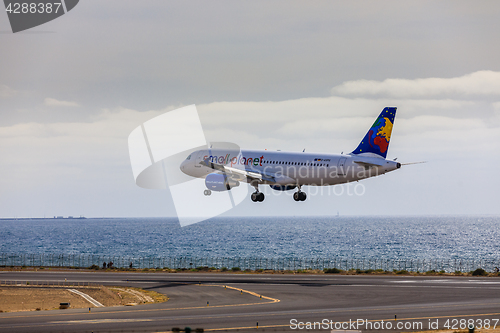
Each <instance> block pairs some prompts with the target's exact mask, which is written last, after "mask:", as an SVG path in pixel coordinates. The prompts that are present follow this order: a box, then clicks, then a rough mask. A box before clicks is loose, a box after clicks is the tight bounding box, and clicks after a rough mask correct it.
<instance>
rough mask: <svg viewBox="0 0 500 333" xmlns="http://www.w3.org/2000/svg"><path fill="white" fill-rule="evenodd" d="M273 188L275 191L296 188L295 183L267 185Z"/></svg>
mask: <svg viewBox="0 0 500 333" xmlns="http://www.w3.org/2000/svg"><path fill="white" fill-rule="evenodd" d="M269 186H270V187H271V188H272V189H273V190H276V191H290V190H293V189H294V188H296V187H297V186H295V185H286V186H285V185H269Z"/></svg>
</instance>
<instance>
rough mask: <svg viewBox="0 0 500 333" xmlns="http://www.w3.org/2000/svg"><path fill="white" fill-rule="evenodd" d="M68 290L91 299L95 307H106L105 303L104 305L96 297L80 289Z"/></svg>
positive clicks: (88, 299)
mask: <svg viewBox="0 0 500 333" xmlns="http://www.w3.org/2000/svg"><path fill="white" fill-rule="evenodd" d="M68 290H69V291H71V292H72V293H75V294H77V295H80V296H82V297H83V298H85V299H86V300H87V301H89V302H90V304H92V305H93V306H95V307H98V308H102V307H104V305H102V304H101V303H99V302H98V301H96V300H95V299H93V298H92V297H90V296H89V295H87V294H84V293H82V292H81V291H78V290H75V289H68Z"/></svg>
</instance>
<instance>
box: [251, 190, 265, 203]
mask: <svg viewBox="0 0 500 333" xmlns="http://www.w3.org/2000/svg"><path fill="white" fill-rule="evenodd" d="M264 198H265V197H264V193H262V192H254V193H252V195H251V196H250V199H252V201H253V202H262V201H264Z"/></svg>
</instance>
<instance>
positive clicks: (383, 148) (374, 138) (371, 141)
mask: <svg viewBox="0 0 500 333" xmlns="http://www.w3.org/2000/svg"><path fill="white" fill-rule="evenodd" d="M396 109H397V108H396V107H386V108H384V109H383V110H382V112H381V113H380V115H379V116H378V118H377V120H375V122H374V123H373V125H372V126H371V127H370V129H369V130H368V133H366V135H365V137H364V138H363V140H361V143H360V144H359V145H358V148H356V149H355V150H354V151H353V152H352V153H351V154H353V155H361V154H363V155H368V156H376V157H382V158H385V157H386V156H387V150H388V149H389V142H390V140H391V132H392V126H393V124H394V117H395V116H396Z"/></svg>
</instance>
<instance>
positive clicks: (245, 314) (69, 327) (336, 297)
mask: <svg viewBox="0 0 500 333" xmlns="http://www.w3.org/2000/svg"><path fill="white" fill-rule="evenodd" d="M65 279H66V280H67V281H68V282H84V281H85V282H94V283H99V284H103V285H119V286H132V287H140V288H144V289H151V290H154V291H157V292H159V293H163V294H166V295H167V296H168V297H169V301H168V302H166V303H160V304H150V305H142V306H135V307H107V308H93V309H92V312H91V313H89V312H88V310H82V309H68V310H54V311H43V312H17V313H0V332H168V331H170V330H171V329H172V328H173V327H181V328H184V327H186V326H189V327H191V328H193V329H195V328H203V329H204V330H205V331H207V332H209V331H238V330H239V331H241V332H246V331H257V323H258V327H259V328H258V331H264V332H272V331H313V330H312V329H311V330H307V327H308V326H307V323H310V324H311V325H312V324H313V323H314V322H317V324H318V325H316V326H315V328H316V330H319V331H328V332H329V331H330V330H331V329H332V328H338V329H348V330H360V331H374V332H375V331H376V332H382V331H395V332H399V331H418V330H422V329H423V330H426V329H429V328H437V327H434V326H433V325H436V324H437V325H438V326H439V328H443V327H444V325H445V324H446V323H448V324H449V325H450V326H451V325H453V324H455V325H456V326H455V327H456V329H459V328H461V327H460V325H461V324H464V323H465V326H467V323H470V322H469V321H470V320H472V321H474V324H475V325H476V326H480V325H481V326H483V325H484V324H485V319H488V320H490V322H489V323H490V325H491V326H492V327H493V325H495V324H497V326H498V327H500V323H498V319H500V278H471V277H451V276H419V277H411V276H398V275H376V276H372V275H352V276H346V275H334V274H332V275H330V274H322V275H308V274H296V275H285V274H229V273H228V274H223V273H219V274H215V273H214V274H212V273H207V274H200V273H168V274H166V273H128V272H116V273H115V272H98V271H70V270H68V271H46V270H45V271H38V272H8V271H0V280H22V281H26V280H27V281H42V280H43V281H53V282H56V281H60V282H62V281H64V280H65ZM395 316H396V317H395ZM395 319H397V320H395ZM361 320H363V323H361ZM365 320H367V322H364V321H365ZM382 320H383V323H382ZM460 320H462V321H460ZM464 320H465V322H464ZM350 321H351V322H350ZM299 323H302V326H301V324H299ZM417 323H421V324H417ZM319 324H321V325H319ZM358 324H359V325H358ZM382 324H384V325H385V326H381V325H382ZM389 324H390V325H391V326H390V327H388V325H389ZM335 325H337V327H336V326H335ZM338 325H344V326H343V327H342V326H338ZM346 325H347V327H346ZM370 325H371V326H370ZM377 325H378V326H377ZM397 325H402V326H397ZM408 325H411V327H409V326H408ZM418 325H421V326H418ZM429 326H431V327H429ZM309 327H310V328H312V326H309ZM455 327H451V328H455ZM406 328H408V329H406Z"/></svg>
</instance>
